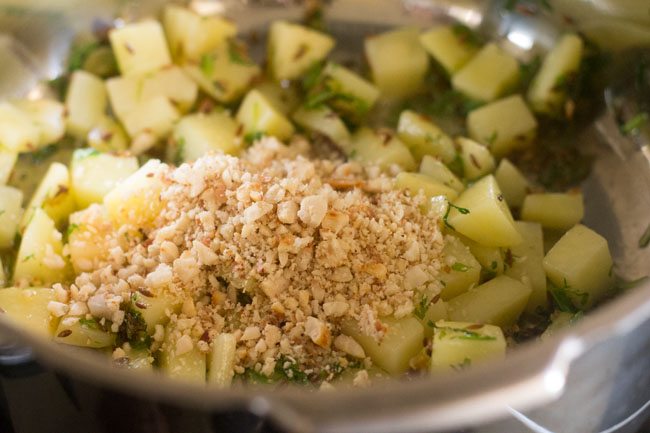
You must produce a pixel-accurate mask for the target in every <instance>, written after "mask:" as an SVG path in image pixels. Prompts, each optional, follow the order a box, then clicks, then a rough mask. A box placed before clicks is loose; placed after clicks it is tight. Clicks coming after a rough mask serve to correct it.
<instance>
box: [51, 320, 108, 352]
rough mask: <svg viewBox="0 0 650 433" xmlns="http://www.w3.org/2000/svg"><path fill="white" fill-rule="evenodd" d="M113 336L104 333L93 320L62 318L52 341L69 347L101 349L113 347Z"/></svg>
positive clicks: (106, 332)
mask: <svg viewBox="0 0 650 433" xmlns="http://www.w3.org/2000/svg"><path fill="white" fill-rule="evenodd" d="M115 338H116V337H115V334H113V333H111V332H109V331H106V330H105V329H103V327H102V326H101V325H100V324H99V322H97V321H96V320H95V319H86V318H83V317H74V316H64V317H63V318H61V321H60V322H59V326H58V327H57V328H56V331H54V341H56V342H57V343H63V344H69V345H71V346H80V347H89V348H93V349H101V348H102V347H113V346H114V345H115Z"/></svg>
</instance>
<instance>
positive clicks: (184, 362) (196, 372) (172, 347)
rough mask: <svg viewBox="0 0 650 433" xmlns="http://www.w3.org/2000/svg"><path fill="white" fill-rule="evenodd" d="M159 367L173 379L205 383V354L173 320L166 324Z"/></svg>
mask: <svg viewBox="0 0 650 433" xmlns="http://www.w3.org/2000/svg"><path fill="white" fill-rule="evenodd" d="M160 368H161V369H162V370H163V371H164V372H165V374H166V375H167V376H168V377H171V378H173V379H177V380H182V381H185V382H194V383H205V376H206V356H205V354H204V353H202V352H201V351H200V350H199V348H198V346H197V345H196V340H195V339H193V338H191V337H190V336H189V335H187V334H182V333H181V331H179V330H178V329H177V327H176V323H174V322H170V323H169V324H167V326H166V331H165V341H164V343H163V346H162V351H161V355H160Z"/></svg>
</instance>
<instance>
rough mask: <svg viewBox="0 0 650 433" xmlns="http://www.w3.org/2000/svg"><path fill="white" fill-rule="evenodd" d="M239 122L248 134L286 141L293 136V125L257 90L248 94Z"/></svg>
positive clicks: (238, 114) (238, 116)
mask: <svg viewBox="0 0 650 433" xmlns="http://www.w3.org/2000/svg"><path fill="white" fill-rule="evenodd" d="M237 120H238V121H239V122H241V123H242V124H243V125H244V132H245V133H246V134H251V135H254V134H258V133H263V134H268V135H272V136H275V137H276V138H278V139H279V140H286V139H287V138H289V137H291V135H292V134H293V131H294V129H293V125H292V124H291V122H290V121H289V120H288V119H287V118H286V117H285V116H284V115H283V114H282V113H280V112H279V111H278V110H277V109H276V108H275V107H274V106H273V104H271V103H270V102H269V101H268V99H266V97H265V96H264V95H262V94H261V93H260V92H258V91H257V90H251V91H250V92H248V94H247V95H246V97H245V98H244V101H243V102H242V104H241V106H240V107H239V111H238V112H237Z"/></svg>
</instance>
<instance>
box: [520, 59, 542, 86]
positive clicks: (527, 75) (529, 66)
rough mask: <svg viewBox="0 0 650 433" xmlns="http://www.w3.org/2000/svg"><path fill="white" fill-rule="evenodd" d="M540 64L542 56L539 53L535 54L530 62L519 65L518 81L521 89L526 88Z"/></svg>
mask: <svg viewBox="0 0 650 433" xmlns="http://www.w3.org/2000/svg"><path fill="white" fill-rule="evenodd" d="M541 66H542V58H541V57H540V56H539V55H538V56H535V57H534V58H533V59H532V60H531V61H530V62H527V63H521V64H520V65H519V83H520V87H521V89H522V91H523V90H525V89H528V87H529V86H530V84H531V82H532V81H533V78H534V77H535V75H537V72H538V71H539V68H540V67H541Z"/></svg>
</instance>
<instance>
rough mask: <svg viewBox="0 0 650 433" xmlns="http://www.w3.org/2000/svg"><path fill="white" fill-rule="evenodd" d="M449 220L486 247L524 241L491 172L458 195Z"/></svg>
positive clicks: (509, 244) (461, 231)
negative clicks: (487, 228)
mask: <svg viewBox="0 0 650 433" xmlns="http://www.w3.org/2000/svg"><path fill="white" fill-rule="evenodd" d="M447 222H448V224H449V225H451V226H452V227H453V228H454V229H456V230H457V231H458V232H459V233H461V234H463V235H465V236H467V237H468V238H470V239H472V240H474V241H476V242H478V243H480V244H482V245H484V246H487V247H507V246H512V245H516V244H518V243H519V242H521V236H520V235H519V233H518V232H517V229H516V228H515V225H514V220H513V219H512V214H511V213H510V209H508V205H507V204H506V202H505V200H504V199H503V196H502V195H501V191H500V190H499V186H498V185H497V183H496V180H495V179H494V176H492V175H488V176H485V177H484V178H482V179H481V180H479V181H478V182H476V183H475V184H474V185H472V186H471V187H469V188H467V189H466V190H465V191H464V192H463V193H462V194H461V195H460V196H459V197H458V199H456V201H455V202H454V206H453V207H452V208H451V210H450V211H449V215H448V218H447ZM486 227H489V228H490V229H489V230H486V229H485V228H486Z"/></svg>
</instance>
